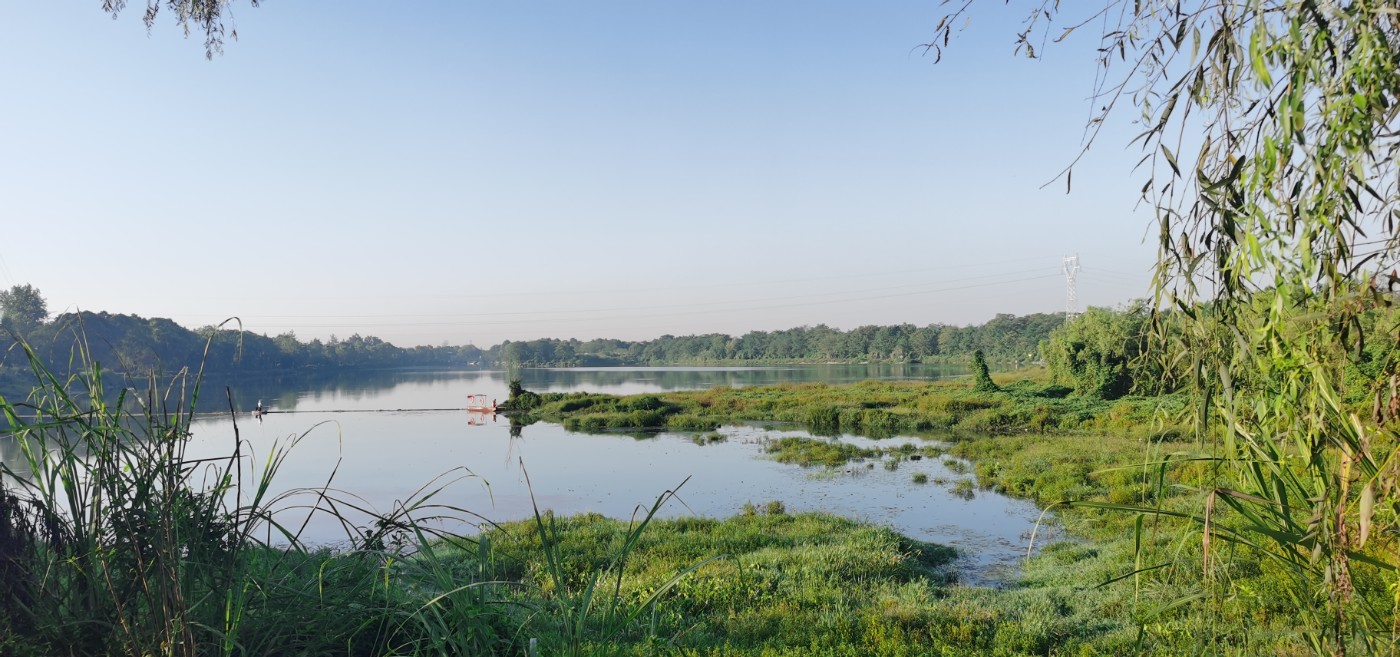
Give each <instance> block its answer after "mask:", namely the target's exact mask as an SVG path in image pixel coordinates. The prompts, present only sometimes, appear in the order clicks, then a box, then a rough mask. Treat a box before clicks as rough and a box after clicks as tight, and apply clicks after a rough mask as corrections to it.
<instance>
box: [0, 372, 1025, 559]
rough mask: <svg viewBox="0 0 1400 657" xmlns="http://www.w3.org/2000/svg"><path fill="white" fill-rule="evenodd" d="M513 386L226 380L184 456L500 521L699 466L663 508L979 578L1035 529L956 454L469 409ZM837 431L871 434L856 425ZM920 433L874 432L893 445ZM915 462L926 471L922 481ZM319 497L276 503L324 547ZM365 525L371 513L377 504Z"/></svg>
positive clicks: (754, 430) (681, 380)
mask: <svg viewBox="0 0 1400 657" xmlns="http://www.w3.org/2000/svg"><path fill="white" fill-rule="evenodd" d="M870 372H871V369H870V368H865V367H851V366H825V367H794V368H720V369H708V368H703V369H702V368H626V369H612V368H606V369H588V370H543V369H542V370H525V371H524V372H523V373H522V374H523V376H524V377H525V381H526V384H525V385H526V387H527V388H531V389H534V390H538V391H541V392H551V391H569V390H579V389H582V390H591V391H597V392H612V393H634V392H660V391H666V390H676V389H685V388H709V387H713V386H716V385H761V384H769V383H779V382H805V381H821V382H827V383H833V384H835V383H845V382H849V381H856V380H862V379H865V378H868V374H869V373H870ZM875 372H876V374H880V375H882V376H881V377H879V378H936V377H940V376H947V375H950V374H956V373H958V372H955V371H954V372H950V371H949V370H947V369H941V368H931V367H930V368H925V367H910V366H906V367H904V368H891V367H888V366H885V367H883V368H877V369H876V370H875ZM506 383H507V382H506V380H505V375H504V374H503V373H502V372H494V371H479V372H383V373H377V374H374V375H371V376H368V377H346V376H335V377H329V378H320V379H317V380H315V381H312V382H305V383H304V385H306V386H307V387H305V388H300V389H299V388H296V387H295V386H296V385H298V384H297V383H296V382H293V381H292V380H290V379H281V380H278V381H258V382H239V381H230V382H226V383H222V385H227V386H228V387H229V390H230V391H231V392H232V394H233V396H234V399H235V405H236V406H238V407H239V411H240V412H239V413H237V414H235V415H230V414H229V413H228V412H227V411H224V412H223V413H221V414H211V415H207V416H202V417H200V418H199V419H198V420H196V422H195V423H194V426H193V427H192V429H193V431H194V439H193V440H192V442H191V445H190V449H189V453H188V454H187V456H188V457H189V458H191V459H194V458H211V457H219V456H227V455H228V454H229V452H230V450H231V449H232V444H233V442H234V440H235V438H234V437H235V435H236V436H238V438H240V439H242V440H243V441H244V444H245V450H244V453H245V454H247V455H248V456H249V460H248V461H245V468H244V472H245V474H249V475H250V476H251V475H252V473H256V472H258V471H260V470H261V467H262V465H263V464H264V463H266V462H267V459H268V457H269V455H271V454H273V453H275V452H276V451H277V450H279V449H283V448H285V446H286V445H288V444H289V443H291V442H297V444H296V446H295V448H294V449H292V450H291V451H290V452H289V454H288V456H287V458H286V460H285V461H283V462H282V463H281V466H280V471H279V472H278V474H277V477H276V479H275V480H274V482H273V484H274V486H273V490H272V491H270V494H271V495H277V494H281V493H284V492H290V491H296V490H298V489H306V488H310V489H319V488H321V487H324V486H327V485H328V484H329V486H331V487H332V488H334V489H337V491H339V492H337V493H335V494H336V495H337V496H339V497H341V498H342V499H345V500H351V501H352V502H353V504H355V505H357V506H361V507H363V508H366V509H373V510H377V511H378V512H381V513H388V512H390V511H391V510H393V509H395V508H401V507H402V506H403V504H404V503H405V502H407V501H408V500H410V499H412V498H413V497H414V496H416V495H421V494H422V493H423V492H424V488H423V487H424V485H425V484H427V483H428V482H432V481H434V480H435V478H437V477H439V476H441V475H444V473H450V474H448V475H447V476H448V478H449V479H454V478H460V477H465V478H464V479H462V480H460V481H457V482H456V483H454V484H453V485H451V486H448V487H447V488H446V489H444V490H443V491H441V492H440V493H437V494H436V496H435V497H434V498H433V499H432V500H431V502H433V503H436V504H442V505H447V506H450V507H454V508H458V509H465V510H467V511H469V512H471V513H476V514H479V515H480V516H481V517H483V518H488V519H490V520H494V521H503V520H514V519H525V518H528V517H530V516H531V515H532V509H533V507H532V502H531V500H532V497H533V499H534V500H536V501H538V503H539V505H540V506H541V508H549V509H553V510H555V511H556V512H559V513H582V512H597V513H602V514H604V515H607V516H611V517H616V518H627V517H630V516H631V514H632V513H633V511H634V510H635V509H636V508H637V507H638V506H639V505H649V504H650V503H651V502H652V501H654V500H655V499H656V496H657V495H659V494H660V493H662V492H663V491H666V490H668V489H671V488H673V487H675V486H676V485H677V484H679V483H680V482H681V481H684V480H686V479H687V478H689V482H688V483H687V484H686V485H685V487H684V489H682V490H681V491H680V495H679V496H678V498H677V501H676V503H674V504H672V505H670V506H669V507H667V508H666V509H665V510H664V512H663V515H668V516H679V515H689V514H696V515H705V516H715V517H722V516H729V515H733V514H735V513H737V512H739V510H740V509H741V508H742V507H743V505H744V504H745V503H748V502H751V503H754V504H759V505H761V504H763V503H766V502H768V501H771V500H780V501H782V502H783V504H784V505H785V506H786V507H787V509H789V510H790V511H794V512H796V511H827V512H832V513H837V514H841V515H844V516H849V517H854V518H858V519H863V520H868V521H871V522H876V523H880V524H884V525H888V526H891V527H893V528H894V529H896V530H898V531H900V532H902V533H905V534H907V535H909V536H911V537H914V538H917V539H921V540H927V541H935V542H939V543H944V544H947V545H952V546H954V547H958V548H960V549H962V550H963V551H964V553H965V554H966V555H967V557H966V558H967V564H968V573H969V581H972V582H986V581H988V579H989V578H992V577H995V573H996V572H997V571H999V570H1001V569H1005V568H1014V565H1015V564H1016V563H1017V562H1018V561H1019V559H1020V558H1021V556H1022V555H1023V554H1024V550H1025V547H1024V546H1025V544H1026V540H1025V538H1024V537H1025V536H1026V535H1027V534H1029V532H1030V530H1031V528H1032V527H1033V526H1034V523H1035V520H1036V518H1037V516H1038V510H1037V509H1036V508H1035V507H1034V506H1033V505H1031V504H1029V503H1027V502H1024V501H1020V500H1013V499H1009V498H1006V497H1003V496H1001V495H998V494H996V493H993V492H991V491H977V492H976V493H975V494H974V495H971V496H970V497H968V496H966V495H960V494H959V493H958V491H957V490H956V489H957V487H958V485H959V484H958V482H960V481H967V480H968V479H969V478H970V477H971V475H970V474H968V473H967V471H966V467H965V465H966V464H962V465H956V466H950V465H948V464H946V463H945V462H944V460H943V459H938V458H924V459H920V460H917V461H916V460H906V461H901V462H900V463H899V464H898V465H897V467H895V468H892V469H887V468H886V467H884V465H883V463H881V462H876V461H871V462H864V463H854V464H851V465H850V466H849V467H843V468H838V469H834V470H827V469H822V468H817V469H803V468H800V467H797V466H793V465H785V464H781V463H777V462H776V461H773V460H771V459H769V458H767V457H766V456H765V454H764V450H763V446H764V443H765V442H766V441H769V440H773V439H776V438H777V437H780V436H782V435H806V434H804V433H802V432H797V431H791V430H785V429H782V428H774V427H763V426H731V427H724V428H722V429H721V430H720V432H719V434H720V436H721V438H718V439H711V438H702V439H701V440H699V441H696V440H695V438H696V437H697V436H696V435H694V434H679V433H677V434H672V433H663V434H651V433H642V434H638V435H636V436H630V435H624V434H605V435H584V434H574V433H570V432H567V431H565V430H564V429H563V428H562V427H560V426H559V425H555V424H549V423H538V424H534V425H532V426H530V427H529V428H528V429H525V428H524V427H523V426H522V425H521V424H520V422H519V421H518V420H515V419H512V418H508V417H506V416H502V415H494V416H493V415H485V414H478V415H476V416H472V415H470V414H468V413H467V412H466V411H465V405H466V397H467V395H469V394H486V395H489V396H494V397H499V398H504V397H505V390H506ZM215 385H220V384H215ZM206 394H208V393H207V392H206ZM220 397H222V395H220ZM258 399H262V400H263V402H264V404H266V405H268V406H271V407H272V408H273V410H274V411H279V412H274V413H272V414H270V415H268V416H266V417H265V418H264V419H263V421H262V422H255V421H252V419H251V415H250V414H249V413H248V412H247V411H251V409H252V407H253V405H254V404H255V403H256V402H257V400H258ZM220 401H223V400H222V399H220ZM225 403H226V402H225ZM243 404H246V406H244V405H243ZM424 409H455V410H424ZM708 435H709V434H708V432H707V433H706V436H708ZM836 439H838V440H843V441H850V442H857V443H860V444H873V443H872V441H870V440H868V439H862V438H855V437H850V436H842V437H839V438H836ZM913 440H915V439H903V438H896V439H890V440H884V441H877V442H878V444H879V445H881V446H893V445H898V444H900V443H902V442H908V441H913ZM19 458H22V457H20V455H19V453H18V448H17V446H16V445H14V443H13V440H8V441H6V440H0V459H3V460H4V462H5V463H7V464H13V463H16V462H17V459H19ZM527 469H528V473H529V481H530V485H529V486H527V484H526V477H525V473H526V470H527ZM332 473H334V476H333V478H332ZM919 474H922V475H923V479H924V480H925V481H927V482H928V483H916V481H915V476H916V475H919ZM438 481H442V480H440V479H439V480H438ZM963 486H964V489H965V488H966V484H964V485H963ZM964 492H966V491H965V490H964ZM317 502H318V500H317V498H315V497H314V496H311V495H301V496H297V497H292V498H288V499H287V500H285V501H283V502H281V503H280V504H279V507H280V508H283V509H284V510H285V514H288V515H287V517H284V519H283V521H284V522H285V524H286V525H287V526H290V527H299V526H301V525H302V523H303V521H306V523H307V524H306V527H307V528H306V530H305V532H304V533H303V538H304V539H307V540H309V541H311V542H314V543H336V542H340V541H344V540H346V539H347V538H348V535H347V532H346V531H345V528H344V527H343V526H342V525H341V523H340V522H339V521H337V520H335V519H332V518H330V517H329V516H325V515H312V517H310V519H309V520H307V517H308V513H309V512H308V510H307V507H308V506H310V505H313V504H315V503H317ZM348 508H349V507H342V510H343V511H344V510H348ZM424 513H427V512H426V511H425V512H424ZM351 515H352V516H354V514H353V513H352V514H351ZM355 521H356V522H359V523H362V524H368V523H369V522H371V521H370V519H369V518H368V517H367V516H358V517H356V520H355ZM447 528H448V529H452V530H471V529H472V526H471V525H470V524H469V523H459V524H456V525H452V526H448V527H447Z"/></svg>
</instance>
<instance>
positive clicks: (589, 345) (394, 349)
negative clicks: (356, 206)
mask: <svg viewBox="0 0 1400 657" xmlns="http://www.w3.org/2000/svg"><path fill="white" fill-rule="evenodd" d="M0 313H2V314H0V329H4V330H0V348H6V349H5V355H4V359H3V360H0V372H4V370H6V369H9V370H11V371H10V374H11V375H13V374H15V373H16V372H15V371H14V370H15V368H17V367H20V368H22V367H23V365H24V363H23V360H22V358H21V357H20V356H19V355H18V354H17V353H15V352H14V350H13V349H8V347H10V346H11V345H12V344H13V337H14V336H22V337H23V338H24V339H25V342H26V343H28V344H29V345H30V346H31V347H33V348H34V349H35V351H36V352H38V354H39V356H40V357H41V358H42V359H43V360H44V361H45V362H46V363H49V364H51V365H54V364H59V365H61V364H64V363H69V362H79V359H75V358H73V356H75V355H76V352H75V350H76V349H79V348H81V349H83V350H85V351H86V352H87V360H90V361H96V362H98V363H101V364H102V366H103V367H104V368H105V369H108V370H115V371H122V372H128V373H147V372H158V373H174V372H176V371H178V370H179V369H181V368H183V367H195V366H198V365H199V363H201V362H203V363H204V364H205V369H206V371H208V372H218V373H242V372H262V371H271V370H278V371H297V370H305V371H322V370H337V369H354V368H360V369H371V368H404V367H421V368H454V369H460V368H473V367H502V366H505V365H506V364H508V363H513V364H516V365H518V366H523V367H546V366H547V367H570V366H603V365H667V364H672V365H675V364H697V365H698V364H715V363H739V362H744V363H759V362H768V363H772V362H793V363H796V362H807V363H820V362H870V361H889V362H917V361H921V360H928V359H948V360H967V359H970V358H971V356H972V354H973V352H975V351H979V350H980V351H982V352H983V353H984V354H986V357H987V358H988V359H990V360H993V361H999V362H1020V363H1030V362H1033V361H1036V360H1038V359H1039V358H1040V355H1039V345H1040V343H1041V342H1042V341H1044V340H1046V339H1047V338H1048V337H1049V335H1050V332H1051V331H1052V330H1054V329H1055V328H1056V327H1058V326H1059V325H1060V324H1062V323H1063V321H1064V318H1063V315H1062V314H1060V313H1053V314H1034V315H1024V316H1016V315H1008V314H1002V315H997V316H996V317H995V318H993V319H992V320H991V321H988V322H987V323H985V324H982V325H980V326H950V325H944V324H931V325H929V326H923V327H919V326H914V325H913V324H900V325H896V326H862V327H859V328H855V329H851V330H849V331H842V330H839V329H834V328H831V327H828V326H826V325H818V326H803V327H798V328H793V329H787V330H782V331H751V332H749V333H745V334H744V335H742V336H738V337H734V336H729V335H724V334H719V333H714V334H707V335H687V336H679V337H677V336H672V335H663V336H661V337H660V338H657V339H655V340H643V341H637V342H629V341H624V340H611V339H602V340H588V341H580V340H560V339H541V340H530V341H521V342H512V341H506V342H503V343H501V344H499V345H496V346H494V347H491V348H489V349H485V350H483V349H480V348H478V347H475V346H473V345H465V346H439V347H428V346H420V347H410V348H404V347H398V346H395V345H393V344H390V343H388V342H385V341H384V340H381V339H379V338H376V337H373V336H360V335H359V334H355V335H352V336H350V337H348V338H343V339H342V338H336V337H334V336H332V337H331V338H330V339H329V340H327V341H322V340H320V339H313V340H310V341H306V342H304V341H302V340H300V339H298V338H297V336H296V334H295V333H292V332H287V333H283V334H281V335H277V336H272V337H269V336H266V335H262V334H258V333H253V332H250V331H243V330H240V327H239V326H238V325H237V324H236V323H233V324H230V325H228V326H224V327H218V328H216V327H213V326H205V327H200V328H197V329H188V328H185V327H183V326H180V325H178V324H176V323H175V322H173V321H171V320H169V319H163V318H149V319H148V318H145V317H139V316H136V315H122V314H114V313H107V312H87V311H84V312H76V313H64V314H61V315H58V316H57V317H54V318H52V319H50V318H49V316H48V311H47V306H46V304H45V302H44V300H43V297H42V296H41V295H40V294H39V292H38V290H36V289H34V288H33V287H31V286H28V285H25V286H15V287H14V288H11V289H10V290H8V291H0ZM211 336H212V338H213V341H212V342H210V337H211ZM206 345H207V348H208V356H207V358H206V357H205V349H206Z"/></svg>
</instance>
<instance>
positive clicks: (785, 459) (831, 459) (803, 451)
mask: <svg viewBox="0 0 1400 657" xmlns="http://www.w3.org/2000/svg"><path fill="white" fill-rule="evenodd" d="M763 451H765V452H767V453H768V454H771V455H772V456H773V458H774V459H776V460H777V461H778V462H779V463H795V464H797V465H800V466H802V467H804V468H806V467H811V466H813V465H824V466H826V467H830V468H834V467H837V466H841V465H845V464H846V463H848V462H850V461H852V460H855V459H866V458H874V457H876V456H879V455H880V450H878V449H867V448H863V447H857V446H855V445H852V444H850V443H843V442H838V441H832V440H821V439H815V438H807V437H804V436H783V437H781V438H778V439H777V440H770V441H768V442H767V443H765V444H764V446H763Z"/></svg>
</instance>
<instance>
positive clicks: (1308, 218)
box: [929, 0, 1400, 654]
mask: <svg viewBox="0 0 1400 657" xmlns="http://www.w3.org/2000/svg"><path fill="white" fill-rule="evenodd" d="M949 4H950V5H951V6H950V7H948V9H949V13H948V15H947V16H946V17H945V18H944V19H943V21H942V22H941V23H939V24H938V26H937V31H936V34H935V39H934V40H933V42H932V43H931V44H929V48H930V49H931V50H932V51H933V52H934V53H936V54H941V52H942V50H943V49H944V48H946V47H947V46H948V44H949V42H950V38H951V37H952V36H953V35H954V33H955V32H956V30H958V29H960V28H959V27H958V26H960V25H961V24H962V23H963V21H962V20H960V19H961V18H962V17H963V15H964V14H966V13H967V12H968V11H969V10H970V9H971V7H972V5H973V4H974V3H973V2H972V1H971V0H968V1H966V2H964V1H963V0H958V1H957V2H953V3H949ZM1085 4H1086V5H1093V6H1092V7H1086V6H1085V5H1082V4H1080V3H1078V2H1075V3H1060V2H1057V1H1054V0H1048V1H1046V2H1042V3H1037V4H1035V5H1034V6H1032V7H1030V14H1029V20H1028V21H1027V23H1026V29H1025V31H1024V32H1022V33H1021V34H1020V35H1019V38H1018V40H1017V50H1018V51H1019V52H1022V53H1024V54H1026V55H1029V56H1031V57H1035V56H1036V49H1037V48H1041V49H1044V48H1046V47H1053V44H1054V43H1055V42H1058V41H1059V40H1061V39H1064V38H1066V37H1068V36H1069V35H1070V34H1071V33H1073V32H1076V31H1090V30H1092V31H1094V32H1095V33H1096V36H1097V38H1099V39H1100V40H1101V44H1100V50H1099V53H1100V57H1099V61H1098V64H1099V66H1098V71H1097V75H1098V77H1097V80H1098V85H1097V91H1098V94H1097V95H1096V97H1095V98H1094V99H1093V102H1094V107H1095V109H1097V110H1100V114H1099V115H1098V116H1096V117H1095V118H1094V119H1093V120H1092V121H1091V122H1090V124H1089V133H1090V136H1091V139H1090V140H1089V143H1092V137H1093V136H1096V135H1097V132H1098V130H1099V128H1100V126H1102V125H1103V122H1104V120H1105V119H1106V118H1107V117H1108V116H1109V115H1111V114H1113V113H1115V112H1124V111H1128V112H1131V111H1132V110H1134V109H1136V110H1137V111H1139V112H1140V113H1141V117H1140V122H1141V125H1142V126H1143V130H1142V132H1141V134H1139V135H1138V136H1137V138H1136V143H1137V144H1139V145H1140V146H1141V147H1142V151H1143V155H1144V157H1143V159H1142V161H1141V164H1140V165H1139V171H1141V172H1142V174H1143V178H1144V181H1143V183H1144V184H1143V187H1142V194H1143V196H1144V198H1145V199H1146V200H1147V201H1149V202H1150V203H1151V204H1152V205H1153V206H1154V207H1155V208H1156V216H1157V222H1158V225H1159V227H1160V231H1159V239H1160V242H1159V244H1160V247H1159V251H1158V261H1157V270H1156V272H1157V273H1156V279H1155V282H1156V288H1157V302H1158V303H1157V309H1158V312H1159V313H1160V314H1161V315H1163V316H1165V315H1171V316H1172V318H1173V322H1174V323H1177V322H1179V325H1180V326H1181V327H1184V328H1182V329H1181V330H1179V331H1172V332H1171V337H1170V338H1167V337H1165V335H1164V336H1163V339H1162V340H1161V342H1160V343H1159V349H1158V350H1157V353H1158V355H1159V356H1160V357H1161V358H1164V359H1167V360H1168V361H1170V363H1171V365H1172V367H1168V368H1166V369H1168V370H1176V371H1183V370H1184V371H1186V372H1188V373H1189V374H1188V376H1189V377H1190V378H1191V379H1192V381H1191V382H1190V383H1191V385H1192V389H1193V390H1194V391H1195V393H1196V398H1197V401H1198V402H1199V403H1198V405H1197V408H1198V411H1197V416H1198V419H1199V420H1200V425H1199V426H1200V427H1201V430H1202V436H1203V439H1205V440H1207V441H1208V444H1209V445H1210V446H1211V449H1212V450H1213V451H1212V452H1211V454H1212V456H1213V457H1214V458H1216V459H1218V464H1219V465H1220V466H1221V468H1220V478H1219V479H1218V483H1217V484H1216V485H1213V486H1207V487H1205V488H1204V489H1203V490H1202V506H1201V509H1200V512H1199V513H1197V514H1194V516H1193V517H1194V520H1195V521H1196V523H1197V524H1198V527H1200V528H1203V529H1204V531H1203V532H1202V537H1203V541H1202V550H1203V552H1204V554H1203V556H1202V560H1201V562H1200V565H1201V569H1200V570H1201V572H1202V573H1203V574H1204V579H1205V582H1206V583H1205V585H1204V586H1205V588H1206V589H1207V590H1208V591H1209V592H1210V594H1211V595H1215V596H1225V595H1230V594H1231V593H1232V591H1231V590H1230V582H1228V581H1221V578H1220V576H1219V573H1220V572H1222V571H1221V569H1219V568H1216V567H1215V566H1217V565H1218V564H1217V563H1215V561H1216V560H1217V559H1220V558H1222V557H1221V555H1222V554H1224V553H1225V552H1226V547H1225V546H1224V545H1222V542H1224V543H1226V544H1233V545H1232V547H1234V548H1241V547H1244V548H1246V549H1247V551H1248V553H1249V554H1260V555H1263V558H1264V559H1267V560H1270V561H1273V562H1275V565H1276V566H1279V567H1281V568H1283V569H1284V570H1285V571H1286V572H1288V573H1289V574H1290V575H1291V581H1292V582H1293V583H1294V585H1293V586H1292V587H1291V588H1290V590H1289V591H1288V592H1287V595H1288V596H1289V598H1290V599H1289V600H1288V602H1289V604H1291V605H1292V606H1293V607H1295V608H1296V610H1297V613H1298V625H1299V627H1301V628H1305V629H1304V631H1305V633H1306V639H1307V641H1308V642H1309V644H1310V645H1311V647H1312V649H1313V650H1314V651H1316V652H1318V653H1321V654H1329V653H1330V654H1342V653H1345V652H1347V651H1348V650H1356V649H1358V647H1364V649H1367V650H1368V651H1369V650H1375V649H1380V648H1381V647H1383V646H1384V647H1386V648H1385V649H1387V650H1393V648H1394V645H1395V640H1396V630H1397V627H1398V626H1400V611H1397V609H1400V586H1397V579H1396V571H1397V566H1400V556H1397V550H1396V541H1397V526H1396V515H1397V511H1400V494H1398V491H1397V487H1396V486H1397V477H1396V473H1397V465H1396V458H1395V448H1396V446H1397V442H1400V441H1397V437H1400V436H1398V435H1397V424H1396V415H1397V414H1396V411H1397V408H1400V398H1397V395H1396V386H1397V382H1398V380H1397V363H1396V362H1395V357H1394V354H1396V353H1397V351H1400V350H1397V349H1396V348H1395V344H1394V343H1393V342H1394V341H1395V340H1396V339H1397V334H1398V332H1400V327H1396V326H1393V325H1392V326H1374V325H1373V323H1374V322H1375V321H1377V320H1376V317H1378V316H1381V317H1393V316H1394V314H1393V313H1378V312H1377V309H1378V308H1384V307H1388V306H1389V305H1390V304H1392V303H1393V302H1394V296H1393V290H1395V289H1396V287H1397V285H1398V284H1400V279H1397V274H1396V270H1395V268H1396V264H1397V258H1400V227H1398V226H1397V223H1398V220H1397V217H1400V207H1397V206H1398V205H1400V188H1397V185H1400V167H1397V163H1396V155H1397V149H1400V133H1397V130H1396V128H1397V126H1396V123H1397V121H1396V114H1397V111H1400V3H1396V2H1394V1H1393V0H1383V1H1381V0H1366V1H1349V2H1348V1H1327V0H1216V1H1173V0H1110V1H1108V2H1101V3H1085ZM1065 175H1066V177H1068V175H1069V172H1068V171H1067V172H1066V174H1065ZM1067 183H1068V180H1067ZM1380 321H1391V320H1380ZM1368 336H1369V337H1371V338H1372V339H1375V338H1376V337H1377V336H1379V337H1380V338H1381V339H1384V340H1387V341H1391V344H1390V345H1389V346H1388V348H1386V349H1382V350H1380V353H1383V354H1388V355H1385V356H1383V362H1379V363H1369V364H1368V366H1369V367H1368V369H1367V371H1369V372H1372V373H1373V376H1370V377H1367V378H1365V379H1364V380H1356V379H1351V380H1348V379H1347V378H1346V377H1344V376H1343V370H1344V368H1345V366H1347V365H1348V364H1349V363H1350V364H1353V365H1354V364H1356V361H1357V359H1360V358H1363V357H1368V356H1367V355H1368V354H1369V355H1374V354H1375V353H1377V350H1376V349H1374V346H1375V345H1368V344H1366V340H1367V338H1368ZM1178 368H1179V369H1178ZM1348 385H1351V386H1352V387H1353V388H1354V387H1355V386H1365V387H1366V390H1365V392H1366V393H1367V395H1368V397H1369V399H1370V402H1371V403H1369V404H1366V405H1365V406H1364V407H1361V406H1357V405H1354V404H1352V405H1349V404H1347V403H1345V402H1344V401H1343V399H1344V396H1351V397H1353V398H1355V396H1356V394H1357V393H1358V392H1360V391H1358V390H1355V389H1350V390H1349V389H1347V386H1348ZM1361 589H1365V590H1361Z"/></svg>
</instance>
